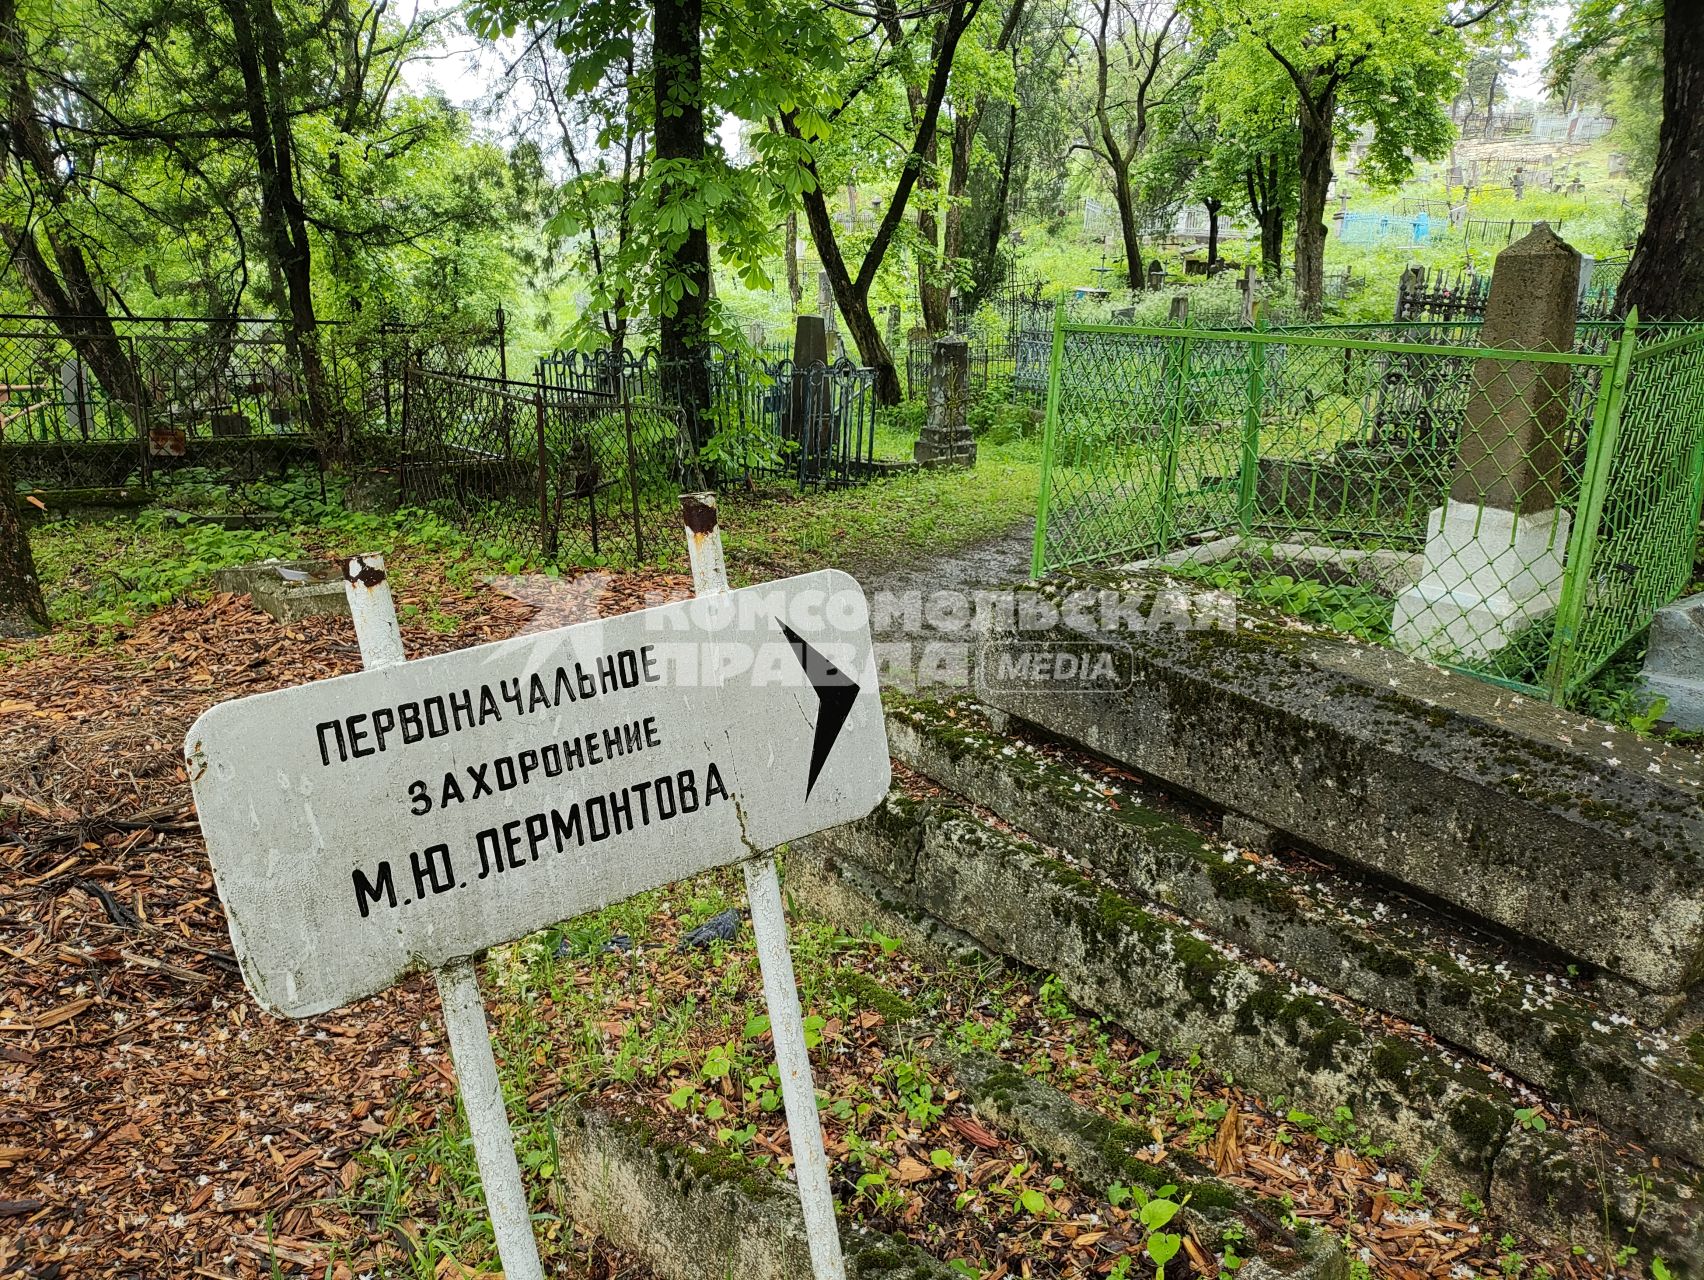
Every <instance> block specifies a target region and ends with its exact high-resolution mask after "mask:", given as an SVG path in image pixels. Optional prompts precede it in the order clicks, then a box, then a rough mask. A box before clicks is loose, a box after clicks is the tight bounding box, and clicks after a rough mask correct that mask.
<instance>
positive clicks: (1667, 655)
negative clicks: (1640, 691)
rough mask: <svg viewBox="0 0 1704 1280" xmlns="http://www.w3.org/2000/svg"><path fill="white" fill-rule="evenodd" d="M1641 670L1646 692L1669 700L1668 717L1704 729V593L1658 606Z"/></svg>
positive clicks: (1665, 716)
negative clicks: (1643, 666)
mask: <svg viewBox="0 0 1704 1280" xmlns="http://www.w3.org/2000/svg"><path fill="white" fill-rule="evenodd" d="M1641 674H1642V675H1643V678H1644V684H1645V692H1646V693H1648V694H1649V695H1650V696H1651V697H1653V698H1666V699H1667V700H1668V707H1667V708H1666V709H1665V710H1664V712H1663V717H1662V718H1663V719H1664V720H1666V721H1667V722H1668V723H1669V724H1672V725H1673V726H1674V727H1675V728H1677V729H1692V730H1697V729H1704V593H1700V594H1698V595H1695V596H1687V597H1686V598H1685V599H1682V600H1676V601H1675V602H1674V603H1673V604H1671V605H1666V606H1664V607H1663V608H1661V609H1658V610H1657V616H1656V617H1655V618H1653V619H1652V620H1651V642H1650V647H1649V648H1648V649H1647V650H1646V653H1645V668H1644V671H1643V672H1642V673H1641Z"/></svg>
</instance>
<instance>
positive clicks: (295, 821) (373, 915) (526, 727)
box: [184, 570, 889, 1018]
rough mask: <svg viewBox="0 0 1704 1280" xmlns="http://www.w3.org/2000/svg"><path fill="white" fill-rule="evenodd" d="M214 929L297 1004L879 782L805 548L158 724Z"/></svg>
mask: <svg viewBox="0 0 1704 1280" xmlns="http://www.w3.org/2000/svg"><path fill="white" fill-rule="evenodd" d="M184 753H185V757H186V759H187V761H188V768H189V774H190V783H191V786H192V789H193V790H194V793H195V803H196V807H197V809H198V811H199V814H200V819H201V826H202V831H203V832H204V834H205V836H206V839H207V850H208V854H209V856H210V857H211V860H212V864H213V875H214V879H215V881H216V883H217V884H218V888H219V895H220V897H221V898H222V899H223V900H224V903H225V909H226V913H227V915H228V917H229V920H230V927H231V940H232V942H233V944H234V946H235V950H236V955H237V958H238V960H239V961H240V962H241V963H242V967H243V973H244V976H245V978H246V979H247V981H248V984H249V987H250V989H251V990H252V991H253V992H254V994H255V996H256V997H257V998H258V999H259V1000H260V1002H261V1003H262V1004H263V1005H265V1006H266V1007H267V1008H269V1009H272V1010H274V1011H275V1012H278V1013H282V1014H287V1015H289V1016H291V1017H298V1018H300V1017H310V1016H312V1015H314V1014H316V1013H322V1012H324V1011H326V1010H328V1009H333V1008H336V1007H338V1006H339V1005H342V1004H346V1003H348V1002H349V1001H351V1000H355V999H358V998H359V997H361V996H365V995H370V994H372V993H373V992H376V991H380V990H382V989H384V988H385V987H387V986H389V985H391V984H392V983H393V982H395V981H396V980H397V979H398V978H399V977H401V976H402V975H403V974H405V973H407V972H408V971H409V970H411V969H414V968H419V967H429V966H436V965H440V964H443V963H444V962H446V961H448V960H452V959H455V958H457V957H461V956H467V955H471V954H473V953H474V952H477V951H479V950H481V949H483V948H486V947H491V946H495V945H497V944H499V943H502V942H507V941H510V940H512V939H515V938H519V937H522V936H523V935H525V934H527V933H530V932H533V931H534V930H537V929H542V928H546V927H548V926H550V925H552V924H555V923H557V922H558V921H561V920H565V919H568V918H569V917H571V916H575V915H578V914H580V913H582V912H585V911H590V910H595V909H597V908H599V907H603V906H607V905H609V904H610V903H613V902H618V901H621V900H622V899H624V898H629V897H632V896H633V895H634V894H636V893H641V892H643V891H644V890H647V889H652V888H655V887H657V886H658V885H663V884H667V883H669V882H670V881H674V880H678V879H681V878H682V877H685V876H690V875H694V874H696V873H697V872H700V871H704V870H706V869H708V868H711V867H717V866H723V865H726V864H728V863H732V862H737V861H739V860H741V859H743V858H746V857H750V856H752V855H754V854H756V853H759V852H762V851H764V850H767V849H771V848H774V847H775V846H776V845H778V844H781V843H783V842H785V841H787V840H792V839H796V838H797V837H799V836H803V835H808V834H809V833H811V832H813V831H820V830H822V829H824V828H826V827H832V826H837V825H839V824H841V823H843V822H850V821H852V820H853V819H855V818H860V817H862V816H864V815H865V814H867V813H869V812H870V811H871V810H872V809H873V808H875V806H876V805H877V804H878V803H880V801H881V799H882V797H883V796H884V795H886V794H887V789H888V781H889V769H888V749H887V735H886V730H885V729H884V727H883V723H882V714H881V701H880V697H879V694H878V691H877V688H876V662H875V656H874V653H873V651H872V648H871V643H870V631H869V623H868V610H867V607H866V605H865V601H864V595H863V591H862V590H861V589H860V588H859V586H858V584H857V583H856V582H855V581H854V580H853V579H852V578H850V577H848V576H847V575H846V574H844V573H839V572H837V571H833V570H829V571H824V572H821V573H812V574H806V575H804V576H801V577H797V578H788V579H785V580H783V581H781V582H774V583H766V584H764V585H762V586H758V587H748V588H745V589H743V590H740V591H732V592H728V593H726V594H724V595H720V596H709V597H704V598H701V599H695V600H689V601H682V602H680V603H678V604H669V605H663V606H660V607H657V608H654V609H646V610H642V611H640V612H637V613H630V614H625V615H622V616H620V617H615V618H606V619H602V620H599V621H596V622H586V623H581V624H579V625H577V626H572V627H565V628H562V629H560V630H557V631H549V632H544V633H541V634H537V635H529V636H523V637H517V638H516V639H513V640H504V641H500V642H498V643H496V644H489V645H482V646H480V647H478V648H473V649H464V650H461V651H460V652H457V653H450V654H443V655H441V656H438V657H433V658H425V659H421V660H420V661H417V662H406V663H402V664H401V665H398V666H394V667H389V668H386V669H383V670H379V671H365V672H361V673H358V674H355V675H348V676H339V677H337V678H335V679H331V680H323V681H319V682H316V683H313V684H307V685H299V686H296V687H295V688H290V689H281V690H278V691H276V692H273V693H263V694H257V695H255V696H253V697H248V698H240V699H237V700H235V701H232V702H225V703H221V704H220V705H218V706H215V707H213V708H211V709H210V710H209V711H207V712H206V713H205V714H204V715H203V716H202V717H201V718H200V719H199V720H197V721H196V722H195V725H194V726H193V727H192V728H191V729H190V731H189V736H188V738H187V739H186V740H185V743H184Z"/></svg>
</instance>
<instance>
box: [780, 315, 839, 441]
mask: <svg viewBox="0 0 1704 1280" xmlns="http://www.w3.org/2000/svg"><path fill="white" fill-rule="evenodd" d="M828 338H829V335H828V327H827V324H826V322H825V321H824V319H823V317H822V316H800V317H799V318H798V319H797V320H795V321H794V322H793V376H792V385H791V387H790V400H789V404H788V419H787V428H788V429H787V435H788V438H789V439H792V440H796V441H798V442H799V443H800V444H802V445H804V446H806V447H807V449H811V450H814V449H815V447H816V446H817V444H818V443H819V442H820V437H821V436H822V434H823V432H824V431H825V430H827V429H830V428H832V425H833V414H832V410H831V406H830V405H829V404H828V398H827V396H826V395H824V394H823V393H824V391H825V390H826V387H825V386H824V383H823V378H824V375H825V371H826V370H827V368H828V361H829V347H828Z"/></svg>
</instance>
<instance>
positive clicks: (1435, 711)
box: [975, 580, 1704, 998]
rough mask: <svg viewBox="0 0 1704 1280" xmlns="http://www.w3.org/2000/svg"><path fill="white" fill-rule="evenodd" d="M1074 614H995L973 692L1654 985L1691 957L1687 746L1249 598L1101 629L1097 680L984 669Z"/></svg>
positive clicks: (1701, 831) (1693, 831) (1694, 801)
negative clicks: (1262, 610)
mask: <svg viewBox="0 0 1704 1280" xmlns="http://www.w3.org/2000/svg"><path fill="white" fill-rule="evenodd" d="M1081 585H1085V584H1084V583H1083V582H1072V581H1069V580H1065V581H1062V582H1060V583H1059V584H1056V585H1054V586H1050V587H1048V588H1046V590H1048V591H1059V592H1063V591H1065V590H1069V589H1071V588H1072V587H1074V586H1081ZM1087 585H1091V586H1096V587H1106V586H1108V585H1116V586H1121V587H1125V588H1127V589H1130V590H1136V589H1139V588H1141V587H1142V586H1143V585H1147V586H1148V587H1149V588H1150V589H1151V588H1152V586H1153V585H1154V584H1153V583H1151V582H1149V583H1147V584H1144V583H1143V582H1142V581H1140V580H1133V581H1126V580H1119V581H1117V582H1115V583H1111V584H1109V583H1108V582H1106V581H1104V580H1101V581H1092V582H1087ZM1166 587H1167V590H1171V591H1193V589H1192V588H1188V587H1185V586H1183V585H1182V584H1178V583H1168V584H1166ZM1181 612H1182V614H1183V615H1185V616H1196V617H1199V616H1210V615H1209V614H1208V612H1207V610H1205V609H1202V610H1199V611H1194V610H1190V609H1184V610H1182V611H1181ZM1087 634H1090V633H1087V632H1082V631H1071V630H1069V629H1068V628H1064V627H1054V628H1052V629H1047V630H1029V631H1021V630H1018V629H1015V628H1007V629H1003V630H997V631H994V632H991V633H990V634H989V635H988V636H987V637H986V638H985V639H984V640H983V642H982V644H981V645H980V647H979V651H978V656H977V660H976V664H975V665H976V679H977V690H978V691H977V697H978V699H979V700H980V701H981V702H983V703H985V704H987V705H990V706H993V707H996V708H998V709H1000V710H1002V711H1005V712H1008V713H1009V714H1011V715H1013V716H1015V717H1017V718H1019V719H1021V720H1026V721H1028V722H1030V723H1032V724H1035V725H1038V726H1040V727H1041V728H1043V729H1045V730H1047V731H1048V732H1050V733H1054V734H1057V735H1059V736H1061V737H1064V738H1067V739H1069V740H1071V741H1073V742H1077V743H1080V744H1082V745H1083V746H1085V747H1087V748H1088V749H1089V750H1091V751H1094V752H1097V753H1099V754H1100V755H1103V756H1106V757H1107V758H1109V759H1112V760H1116V761H1118V762H1120V763H1122V764H1125V765H1127V766H1129V767H1130V768H1132V769H1134V770H1136V771H1137V772H1139V773H1142V774H1145V775H1147V776H1149V777H1151V778H1155V779H1158V780H1160V781H1162V782H1164V783H1166V784H1167V785H1169V786H1173V787H1176V788H1178V789H1180V790H1182V791H1185V792H1188V793H1191V794H1193V795H1196V796H1199V797H1202V798H1203V799H1206V800H1208V801H1210V802H1212V803H1213V804H1215V805H1218V806H1220V807H1222V808H1225V809H1230V810H1234V811H1236V812H1238V813H1241V814H1244V815H1246V816H1248V817H1251V818H1254V819H1256V820H1258V821H1260V822H1263V823H1265V824H1266V825H1267V826H1270V827H1274V828H1276V829H1278V830H1281V831H1287V832H1291V833H1293V834H1294V835H1295V836H1297V837H1299V838H1300V839H1301V840H1302V841H1304V842H1306V843H1307V844H1308V845H1310V846H1312V847H1314V848H1316V849H1319V850H1321V851H1324V852H1326V853H1329V854H1330V855H1332V856H1334V857H1336V858H1340V859H1342V860H1343V861H1345V862H1346V863H1350V864H1355V865H1358V866H1361V867H1364V868H1367V869H1369V870H1372V871H1375V872H1377V873H1379V874H1382V875H1386V876H1389V877H1390V878H1392V879H1393V880H1396V881H1398V882H1399V883H1401V884H1404V885H1408V886H1410V887H1411V888H1412V889H1413V890H1415V891H1417V892H1419V893H1421V894H1426V895H1431V896H1433V897H1435V898H1437V899H1439V900H1441V901H1443V902H1446V903H1449V904H1451V905H1452V906H1453V907H1455V908H1457V909H1459V910H1461V911H1462V912H1464V913H1466V914H1468V915H1470V916H1474V917H1478V918H1480V919H1482V920H1485V921H1488V922H1491V923H1492V924H1494V925H1496V926H1498V927H1500V928H1502V929H1506V930H1508V931H1509V932H1511V933H1513V934H1515V935H1517V936H1519V937H1522V938H1525V939H1529V940H1531V941H1533V942H1536V943H1539V944H1544V945H1548V946H1551V947H1554V948H1557V949H1558V950H1560V951H1562V952H1565V953H1567V954H1568V955H1570V956H1573V957H1575V958H1577V959H1579V960H1581V961H1584V962H1586V963H1588V964H1590V965H1595V966H1597V967H1599V968H1602V969H1605V970H1608V971H1609V972H1610V973H1613V974H1616V975H1619V976H1620V977H1622V978H1625V979H1627V980H1629V981H1631V982H1634V983H1637V984H1639V985H1642V986H1644V987H1646V988H1648V989H1649V990H1650V991H1652V992H1654V993H1658V994H1659V995H1662V996H1666V997H1671V998H1678V997H1679V996H1680V995H1681V994H1682V993H1684V992H1686V991H1687V990H1688V989H1690V988H1691V987H1692V986H1694V985H1695V984H1696V983H1697V982H1698V980H1699V977H1700V974H1701V972H1704V875H1701V874H1700V872H1701V871H1704V807H1701V800H1704V768H1701V767H1700V765H1699V763H1698V761H1697V760H1696V758H1695V757H1693V756H1692V754H1691V753H1689V752H1685V751H1682V750H1679V749H1676V748H1667V747H1662V746H1657V745H1654V744H1652V743H1649V742H1645V741H1641V740H1640V739H1638V738H1636V737H1635V736H1633V735H1632V734H1629V733H1625V732H1622V731H1620V730H1617V729H1614V728H1612V727H1610V726H1608V725H1605V724H1602V723H1600V722H1597V721H1593V720H1591V719H1589V718H1588V717H1585V716H1581V715H1578V714H1573V713H1569V712H1566V711H1563V710H1561V709H1558V708H1556V707H1553V706H1550V705H1548V704H1545V703H1540V702H1536V701H1533V700H1532V699H1529V698H1525V697H1521V696H1519V695H1516V694H1512V693H1508V692H1505V691H1503V690H1500V689H1498V688H1496V687H1495V686H1492V685H1488V684H1485V683H1482V682H1479V681H1475V680H1472V679H1469V678H1467V677H1464V676H1460V675H1455V674H1452V673H1449V672H1446V671H1443V670H1441V669H1439V668H1437V667H1434V666H1432V665H1430V664H1428V663H1425V662H1422V661H1419V660H1416V659H1414V658H1410V657H1407V656H1406V655H1403V654H1400V653H1397V652H1395V651H1393V650H1390V649H1386V648H1383V647H1381V646H1372V645H1366V644H1361V643H1357V642H1354V641H1351V640H1348V639H1346V638H1342V637H1336V636H1327V635H1322V634H1318V633H1314V632H1311V631H1309V630H1307V629H1305V628H1302V627H1299V626H1298V625H1296V624H1295V623H1294V622H1293V621H1290V620H1280V619H1277V618H1271V617H1266V616H1265V615H1261V614H1259V613H1258V612H1255V611H1252V610H1250V609H1249V607H1248V606H1247V605H1246V604H1245V605H1243V606H1242V609H1241V615H1240V619H1239V622H1238V625H1237V626H1236V627H1235V628H1232V629H1226V628H1213V629H1201V630H1170V629H1164V628H1158V629H1156V628H1153V627H1149V628H1145V629H1139V630H1128V629H1127V630H1122V631H1120V632H1118V633H1117V634H1116V635H1115V636H1111V637H1105V636H1102V637H1101V638H1100V639H1101V643H1103V644H1106V643H1108V642H1110V643H1112V644H1114V645H1115V646H1116V649H1117V659H1118V660H1117V662H1116V663H1113V664H1110V665H1111V668H1112V670H1113V678H1112V679H1110V680H1108V681H1107V682H1105V683H1103V684H1101V685H1099V686H1094V685H1088V686H1083V687H1075V688H1059V687H1050V686H1049V685H1047V683H1046V682H1044V681H1040V682H1028V683H1025V682H1023V681H1013V680H1005V679H1002V678H1001V676H1000V673H1001V671H1002V670H1003V669H1009V668H1010V667H1011V666H1012V665H1013V660H1014V657H1021V656H1022V655H1024V654H1025V653H1030V652H1037V651H1041V652H1051V651H1052V649H1053V648H1057V647H1058V646H1059V645H1060V644H1062V643H1068V644H1073V645H1079V646H1080V645H1081V644H1082V642H1083V640H1084V637H1085V635H1087Z"/></svg>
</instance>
